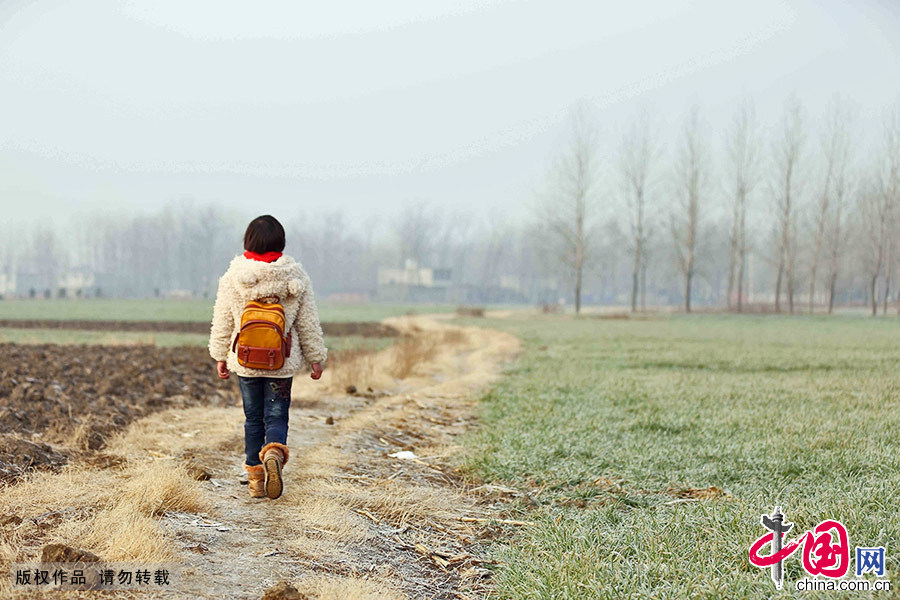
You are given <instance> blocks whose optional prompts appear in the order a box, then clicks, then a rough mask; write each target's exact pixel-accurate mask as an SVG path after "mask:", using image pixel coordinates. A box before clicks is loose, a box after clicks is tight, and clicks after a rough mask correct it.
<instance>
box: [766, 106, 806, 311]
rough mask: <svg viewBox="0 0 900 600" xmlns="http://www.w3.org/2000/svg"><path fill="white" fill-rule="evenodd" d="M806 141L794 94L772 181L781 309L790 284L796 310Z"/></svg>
mask: <svg viewBox="0 0 900 600" xmlns="http://www.w3.org/2000/svg"><path fill="white" fill-rule="evenodd" d="M804 141H805V133H804V124H803V109H802V106H801V105H800V102H799V101H798V100H797V99H796V98H793V99H791V101H790V102H789V103H788V105H787V106H786V107H785V113H784V117H783V119H782V134H781V137H780V138H779V139H778V140H777V141H776V143H775V148H774V152H773V154H774V156H775V180H774V182H773V184H772V188H773V192H774V197H775V209H776V218H777V230H778V241H777V245H778V246H777V264H778V270H777V275H776V278H775V311H776V312H780V311H781V288H782V285H783V284H786V287H787V296H788V310H789V311H790V312H794V269H795V266H796V234H797V224H796V204H797V196H798V195H799V190H798V181H797V180H798V177H799V174H798V167H799V162H800V158H801V152H802V149H803V143H804Z"/></svg>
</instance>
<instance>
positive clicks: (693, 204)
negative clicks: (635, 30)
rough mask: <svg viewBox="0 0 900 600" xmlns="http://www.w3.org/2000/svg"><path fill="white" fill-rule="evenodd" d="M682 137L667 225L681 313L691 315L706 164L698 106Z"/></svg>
mask: <svg viewBox="0 0 900 600" xmlns="http://www.w3.org/2000/svg"><path fill="white" fill-rule="evenodd" d="M682 135H683V138H682V144H681V150H680V153H679V156H678V161H677V164H676V175H675V177H676V184H677V199H676V201H675V211H674V212H673V213H672V215H671V220H670V223H671V228H672V239H673V241H674V242H675V254H676V256H677V259H678V269H679V271H680V272H681V275H682V278H683V279H684V310H685V312H691V283H692V282H693V279H694V274H695V269H696V250H697V230H698V224H699V221H700V208H701V206H700V204H701V200H702V198H701V196H702V194H703V192H704V188H705V184H706V179H707V172H706V168H707V165H708V162H709V158H708V152H707V148H706V145H705V143H704V141H703V138H702V132H701V124H700V110H699V108H698V107H696V106H695V107H693V108H692V109H691V110H690V112H689V113H688V117H687V119H686V120H685V124H684V131H683V134H682Z"/></svg>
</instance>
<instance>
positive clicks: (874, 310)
mask: <svg viewBox="0 0 900 600" xmlns="http://www.w3.org/2000/svg"><path fill="white" fill-rule="evenodd" d="M877 283H878V271H875V273H874V274H873V275H872V281H871V283H870V285H869V298H870V299H871V301H872V316H873V317H874V316H876V315H877V314H878V296H877V295H876V293H875V287H876V285H877Z"/></svg>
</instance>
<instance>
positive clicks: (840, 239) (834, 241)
mask: <svg viewBox="0 0 900 600" xmlns="http://www.w3.org/2000/svg"><path fill="white" fill-rule="evenodd" d="M848 164H849V149H848V151H847V152H846V153H845V158H844V160H842V161H840V162H839V163H838V168H837V170H836V172H835V176H834V187H833V192H832V194H833V196H832V200H831V205H832V211H833V213H832V217H831V227H830V244H831V260H830V262H829V270H828V313H829V314H831V313H832V312H834V297H835V293H836V291H837V280H838V271H839V269H840V264H841V254H842V253H843V251H844V245H845V242H846V237H847V234H846V231H845V228H844V226H843V223H842V218H843V211H844V204H845V202H846V197H847V195H848V194H847V188H848V187H849V182H848V176H847V167H848Z"/></svg>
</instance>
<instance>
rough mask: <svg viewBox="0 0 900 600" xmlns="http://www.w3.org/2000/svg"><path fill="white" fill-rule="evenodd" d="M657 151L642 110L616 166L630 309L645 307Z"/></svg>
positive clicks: (646, 115) (646, 118)
mask: <svg viewBox="0 0 900 600" xmlns="http://www.w3.org/2000/svg"><path fill="white" fill-rule="evenodd" d="M656 155H657V151H656V148H655V145H654V143H653V140H652V139H651V132H650V120H649V115H648V114H647V113H646V112H642V113H640V114H639V115H638V116H637V117H635V119H634V121H633V122H632V124H631V127H630V129H629V131H628V133H627V134H626V136H625V139H624V140H623V141H622V148H621V151H620V155H619V168H620V171H621V177H622V184H623V187H624V193H625V200H626V202H627V204H628V209H629V217H630V225H631V239H632V244H633V248H632V250H633V252H634V261H633V263H632V269H631V312H635V311H636V310H637V306H638V295H640V298H641V309H642V310H643V309H644V308H645V304H644V300H645V298H646V272H647V236H648V234H649V228H648V226H647V216H646V215H647V191H648V190H647V188H648V186H649V184H650V175H651V169H652V168H653V163H654V160H655V158H656Z"/></svg>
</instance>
